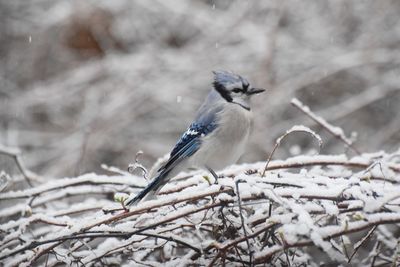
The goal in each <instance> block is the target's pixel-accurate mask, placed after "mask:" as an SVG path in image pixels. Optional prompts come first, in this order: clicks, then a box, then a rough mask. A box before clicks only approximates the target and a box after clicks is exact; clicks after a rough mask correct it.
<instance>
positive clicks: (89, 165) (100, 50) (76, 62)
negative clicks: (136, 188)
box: [0, 0, 400, 177]
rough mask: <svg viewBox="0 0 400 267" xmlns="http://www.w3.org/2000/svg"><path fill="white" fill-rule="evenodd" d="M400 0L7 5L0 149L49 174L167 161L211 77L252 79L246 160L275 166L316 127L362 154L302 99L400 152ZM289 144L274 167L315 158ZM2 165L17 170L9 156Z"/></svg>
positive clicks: (369, 143)
mask: <svg viewBox="0 0 400 267" xmlns="http://www.w3.org/2000/svg"><path fill="white" fill-rule="evenodd" d="M399 14H400V2H399V1H396V0H393V1H390V0H382V1H372V0H370V1H347V0H342V1H337V0H332V1H282V0H277V1H228V0H226V1H224V0H213V1H212V0H191V1H184V0H180V1H178V0H174V1H162V0H158V1H144V0H143V1H131V0H113V1H105V0H104V1H99V0H92V1H89V0H87V1H78V0H73V1H54V0H33V1H21V0H18V1H9V0H0V59H1V64H0V144H3V145H5V146H12V147H14V146H17V147H19V148H20V149H21V150H22V152H23V159H24V161H25V162H26V165H27V167H28V168H30V169H32V170H33V171H35V172H37V173H39V174H40V175H43V176H57V177H64V176H73V175H79V174H82V173H85V172H92V171H95V172H103V171H102V170H101V168H100V165H101V164H102V163H105V164H107V165H113V166H117V167H119V168H122V169H126V167H127V165H128V164H129V163H130V162H132V161H133V160H134V157H135V154H136V152H137V151H138V150H142V151H143V152H144V155H143V156H142V157H141V160H142V162H143V164H144V165H145V166H147V167H150V166H151V165H152V164H153V162H154V161H155V160H156V159H157V158H159V157H161V156H163V155H165V154H166V153H168V152H169V151H170V150H171V148H172V147H173V146H174V144H175V142H176V140H177V139H178V138H179V137H180V134H181V133H182V132H183V131H184V130H185V129H186V127H187V126H188V125H189V124H190V122H191V120H192V119H193V117H194V114H195V112H196V110H197V108H198V107H199V105H200V104H201V102H202V101H203V100H204V98H205V96H206V95H207V93H208V91H209V90H210V86H211V82H212V78H213V76H212V73H211V71H212V70H218V69H224V70H231V71H234V72H237V73H239V74H241V75H243V76H244V77H246V78H248V79H249V80H250V81H251V82H252V84H253V85H254V86H257V87H264V88H267V89H268V93H266V94H263V95H260V96H259V97H258V98H257V99H254V103H253V104H254V105H253V106H254V107H253V110H254V111H255V113H256V116H255V127H254V132H253V135H252V137H251V143H250V144H249V146H248V149H247V152H246V154H245V155H244V156H243V157H242V159H241V162H252V161H261V160H265V159H266V158H267V156H268V153H269V152H270V151H271V150H272V147H273V144H274V142H275V139H276V138H277V137H278V136H279V135H280V134H282V133H284V132H285V131H286V130H287V129H289V128H291V126H293V125H296V124H304V125H307V126H309V127H311V128H312V129H314V130H315V131H316V132H317V133H319V134H321V136H322V137H323V139H324V141H325V142H324V145H323V148H322V151H321V153H348V154H349V155H353V154H352V152H351V151H348V150H347V148H346V147H345V146H344V145H343V143H342V142H340V141H339V140H337V139H335V138H334V137H332V136H331V135H329V133H327V132H326V131H325V130H324V129H322V128H321V127H319V126H318V125H315V124H314V123H313V122H312V121H311V120H310V119H309V118H308V117H306V116H304V115H303V114H301V113H300V112H299V111H298V110H297V109H295V108H294V107H293V106H291V105H290V100H291V99H292V98H293V97H297V98H298V99H300V100H301V101H302V102H303V103H304V104H306V105H308V106H309V107H310V108H311V109H312V110H313V111H314V112H315V113H316V114H318V115H320V116H322V117H324V118H325V119H326V120H327V121H329V122H330V123H332V124H334V125H337V126H340V127H342V128H343V129H344V133H345V134H346V135H347V136H348V137H351V138H353V139H356V141H355V146H356V147H357V148H358V149H359V150H361V151H362V152H372V151H377V150H386V151H387V152H393V151H396V150H398V147H399V146H398V144H399V140H400V133H399V129H400V119H399V116H398V114H399V111H400V105H399V101H400V90H399V89H400V83H399V82H400V50H399V49H400V16H399ZM315 145H316V144H315V141H313V140H312V139H311V138H310V137H308V136H306V135H304V136H303V135H301V134H299V135H296V136H292V137H289V138H288V139H287V140H286V141H285V144H284V145H283V146H282V147H281V148H280V149H279V150H278V152H277V154H276V156H275V158H279V157H287V156H290V155H295V154H298V153H307V151H309V149H310V148H315ZM0 169H4V170H5V171H7V172H8V173H11V174H12V173H14V172H16V170H15V164H14V162H12V160H11V159H9V158H7V157H5V156H3V155H0Z"/></svg>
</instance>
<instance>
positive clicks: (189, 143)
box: [159, 110, 218, 172]
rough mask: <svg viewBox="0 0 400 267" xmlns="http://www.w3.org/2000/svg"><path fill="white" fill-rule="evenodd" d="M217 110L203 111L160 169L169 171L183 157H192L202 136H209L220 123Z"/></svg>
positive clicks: (198, 146)
mask: <svg viewBox="0 0 400 267" xmlns="http://www.w3.org/2000/svg"><path fill="white" fill-rule="evenodd" d="M217 113H218V111H217V110H211V111H210V112H206V113H202V115H200V116H198V118H197V119H196V120H195V122H193V123H192V124H191V125H190V126H189V128H188V129H187V130H186V132H185V133H184V134H183V135H182V137H181V138H180V139H179V141H178V142H177V143H176V145H175V147H174V149H173V150H172V152H171V154H170V158H169V160H168V161H167V163H166V164H165V165H164V166H163V167H161V169H160V170H159V171H162V172H168V171H170V170H171V169H173V168H174V167H175V166H176V165H177V164H178V163H179V162H181V161H182V160H183V159H185V158H187V157H190V156H191V155H193V154H194V153H196V151H197V150H198V149H199V148H200V144H201V138H202V137H204V136H207V135H208V134H210V133H211V132H212V131H214V130H215V128H216V127H217V125H218V122H217Z"/></svg>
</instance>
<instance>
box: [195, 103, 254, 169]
mask: <svg viewBox="0 0 400 267" xmlns="http://www.w3.org/2000/svg"><path fill="white" fill-rule="evenodd" d="M217 122H218V127H217V128H216V129H215V130H214V131H213V132H212V133H210V134H209V135H208V136H206V137H204V138H203V140H202V145H201V148H200V149H199V151H198V152H197V153H196V154H197V155H195V156H196V157H195V158H194V160H196V161H197V162H201V163H203V162H204V163H205V164H206V165H207V166H208V167H211V168H212V169H214V170H220V169H223V168H224V167H226V166H228V165H231V164H234V163H236V161H237V160H238V159H239V158H240V156H241V155H242V154H243V152H244V150H245V147H246V144H247V141H248V137H249V135H250V130H251V127H252V113H251V112H250V111H248V110H246V109H244V108H242V107H241V106H239V105H234V104H228V105H227V106H226V107H225V108H224V109H223V110H222V111H221V112H220V113H219V114H218V119H217ZM199 167H204V166H199Z"/></svg>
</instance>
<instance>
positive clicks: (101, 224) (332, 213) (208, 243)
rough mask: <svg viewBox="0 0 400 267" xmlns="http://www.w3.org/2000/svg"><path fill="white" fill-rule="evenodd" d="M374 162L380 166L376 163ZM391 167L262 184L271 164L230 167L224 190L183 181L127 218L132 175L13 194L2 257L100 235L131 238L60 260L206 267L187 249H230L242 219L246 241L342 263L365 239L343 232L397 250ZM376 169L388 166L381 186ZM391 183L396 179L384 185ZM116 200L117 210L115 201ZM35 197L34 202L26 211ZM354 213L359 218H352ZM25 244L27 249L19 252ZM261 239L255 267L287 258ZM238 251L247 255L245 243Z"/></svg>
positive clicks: (371, 165)
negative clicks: (34, 245)
mask: <svg viewBox="0 0 400 267" xmlns="http://www.w3.org/2000/svg"><path fill="white" fill-rule="evenodd" d="M295 129H297V130H298V129H302V127H296V128H295ZM377 155H379V162H380V164H377V163H376V162H377V161H376V156H377ZM394 160H397V159H396V157H393V156H391V155H386V154H384V153H374V154H366V155H360V156H357V157H354V158H348V157H347V156H345V155H314V156H304V155H299V156H295V157H292V158H288V159H286V160H273V161H271V162H270V164H269V168H271V169H269V171H268V172H267V173H266V176H265V177H262V176H261V174H260V172H254V171H252V172H247V171H248V170H261V169H263V167H264V165H265V162H259V163H252V164H242V165H234V166H230V167H228V168H227V169H225V170H223V171H221V172H220V173H221V174H222V175H223V177H221V178H220V179H219V181H218V182H219V183H218V184H212V185H209V184H208V183H207V181H206V180H205V179H204V178H203V175H204V174H205V172H204V171H194V172H189V173H181V174H179V175H178V176H177V177H176V178H175V179H172V180H171V181H170V182H169V183H168V184H167V185H166V186H164V187H163V188H162V190H161V191H160V192H159V195H158V197H157V198H156V199H154V200H149V201H143V202H140V203H139V204H137V205H136V206H131V207H128V208H129V211H126V210H123V208H122V206H121V204H120V203H118V201H119V200H121V199H123V198H126V197H127V196H128V195H129V194H135V193H136V192H137V190H138V189H137V188H131V187H129V186H128V185H131V186H137V185H138V184H140V185H143V183H145V181H143V178H142V177H137V176H134V175H131V174H128V173H126V175H125V176H124V175H122V174H123V173H120V174H119V175H118V176H106V175H96V174H86V175H82V176H79V177H73V178H64V179H60V180H59V181H49V182H47V183H43V184H41V185H38V186H36V187H34V188H28V189H25V190H19V191H7V192H5V193H4V194H1V195H0V198H1V199H2V201H4V203H6V201H7V202H13V203H14V205H8V206H6V207H5V208H4V209H2V210H1V211H0V215H1V216H2V218H10V219H9V220H7V221H5V222H3V223H2V224H1V225H0V232H2V233H5V234H4V236H3V237H2V241H1V243H0V248H1V252H0V258H1V257H6V258H5V259H6V264H9V263H11V262H12V263H14V262H15V263H21V264H22V263H23V262H24V264H25V263H26V262H27V261H29V260H30V259H31V258H32V257H33V254H31V253H28V252H21V253H17V255H16V256H15V257H7V255H10V254H11V253H13V252H14V251H17V250H18V249H20V248H23V247H24V246H25V245H26V244H30V243H29V242H32V241H33V239H32V235H33V236H35V239H34V240H36V241H45V240H52V239H56V238H65V237H70V236H73V235H82V234H84V233H85V234H87V235H93V234H98V233H100V234H102V235H105V236H107V235H112V234H124V235H126V236H124V237H116V236H110V237H104V238H103V240H104V242H100V243H99V244H98V245H95V243H93V242H91V241H90V242H89V243H87V244H86V243H85V242H87V241H85V240H86V239H79V241H78V242H76V241H75V243H74V246H73V248H74V249H75V250H76V251H75V252H74V253H73V254H71V253H69V250H68V249H67V248H65V247H57V248H56V249H57V252H58V253H59V254H60V255H63V256H65V257H66V259H65V261H66V262H72V260H73V257H78V256H79V257H81V258H82V261H83V262H85V263H87V265H91V264H92V263H93V262H94V261H96V259H97V258H98V257H101V258H104V259H106V260H105V262H115V263H116V264H120V265H123V263H124V262H125V261H124V257H122V256H121V252H122V251H127V253H128V254H129V253H135V255H137V259H138V261H143V262H149V260H150V258H147V256H146V255H153V256H152V257H156V256H155V255H156V254H154V253H156V251H159V249H161V247H163V246H164V247H163V253H164V254H165V255H168V257H171V259H172V258H174V257H175V256H176V254H175V253H176V251H177V247H179V250H182V251H185V253H186V255H187V256H186V257H185V261H187V262H191V263H199V262H203V263H205V265H207V264H208V263H210V262H209V261H210V259H209V258H203V257H201V256H199V257H200V258H198V259H196V260H192V258H193V257H194V258H196V257H198V256H196V252H195V251H193V250H192V249H191V248H189V247H186V246H185V245H183V244H189V245H192V246H194V247H195V248H197V249H200V248H201V249H202V250H203V251H204V250H207V251H208V252H207V253H216V252H217V251H218V249H217V248H218V247H223V246H226V245H228V244H230V242H232V240H235V238H237V237H240V236H242V235H243V229H242V221H241V219H240V216H239V214H240V212H242V215H243V217H244V224H245V227H246V232H247V233H248V234H251V233H254V232H256V231H258V230H259V229H262V228H263V227H267V226H271V225H275V228H273V233H274V234H275V235H276V237H277V238H283V239H284V240H285V242H286V245H287V246H289V247H290V246H292V245H293V246H297V245H296V244H298V243H304V242H305V243H307V244H308V245H312V246H316V247H319V248H321V249H322V251H323V252H321V253H324V255H326V257H329V258H332V259H341V260H342V261H346V259H345V258H344V256H343V255H342V254H340V253H339V252H338V251H337V249H339V250H340V249H341V245H342V242H345V243H346V244H348V245H349V246H350V245H351V244H352V243H354V244H357V242H359V240H360V238H358V239H357V240H355V241H354V240H353V239H352V238H351V237H349V238H347V237H345V236H343V238H342V239H338V238H334V239H332V237H333V236H341V235H344V234H345V233H347V232H358V233H360V234H362V233H365V231H368V230H369V229H371V227H372V226H373V225H380V226H378V227H377V229H376V231H375V232H374V233H372V235H376V239H373V238H371V239H370V240H369V241H366V242H370V241H371V240H372V241H373V240H381V242H382V243H384V244H385V246H388V247H390V249H394V248H395V246H396V245H395V244H396V239H395V237H394V235H393V234H392V233H391V230H389V228H386V227H385V226H384V225H395V224H396V223H400V215H399V214H400V213H399V209H398V208H397V206H396V205H398V204H399V203H400V199H399V198H400V195H399V193H398V192H399V191H400V187H399V183H398V182H397V181H398V180H399V172H397V169H396V168H397V167H398V163H397V162H396V161H394ZM380 166H386V167H385V168H386V169H387V170H386V171H385V172H386V173H385V177H383V175H382V171H381V167H380ZM382 168H383V167H382ZM366 173H369V176H368V179H365V174H366ZM387 174H390V178H389V177H386V175H387ZM236 183H238V186H239V191H240V198H241V204H242V207H241V208H242V209H241V210H240V209H239V205H238V198H237V191H236ZM110 194H113V195H114V199H115V200H117V202H116V201H115V200H114V199H112V198H109V196H110ZM32 197H34V198H33V200H32V201H27V199H28V200H29V199H31V198H32ZM28 204H29V205H28ZM213 205H214V206H213ZM207 206H209V207H212V208H207ZM270 207H271V210H270ZM352 209H355V210H354V211H351V212H350V211H348V210H352ZM26 211H29V212H26ZM270 212H271V214H270ZM270 215H271V216H270ZM24 216H25V217H24ZM381 224H382V225H381ZM226 227H233V228H226ZM228 229H231V230H228ZM232 229H238V230H237V232H236V233H234V232H230V231H232ZM30 233H32V235H31V234H30ZM135 233H136V234H135ZM146 234H149V235H150V234H152V235H155V236H163V237H165V238H166V239H160V238H155V237H150V236H146ZM19 237H20V238H22V239H24V240H25V243H21V242H20V240H18V238H19ZM261 237H262V235H259V236H257V237H255V238H254V242H252V244H253V248H252V249H254V251H255V254H254V255H253V256H254V260H255V261H257V260H260V261H262V259H263V257H267V256H268V255H272V254H275V255H276V257H280V256H279V255H280V254H279V253H278V252H280V251H283V250H285V249H286V248H285V247H284V246H283V245H282V244H275V245H272V244H271V245H269V246H267V247H264V248H262V244H263V242H262V241H261V240H260V238H261ZM330 240H331V241H330ZM81 242H82V243H81ZM177 242H182V243H177ZM50 244H53V243H46V244H43V245H40V246H39V248H40V249H45V248H46V247H48V246H49V245H50ZM100 244H101V245H100ZM358 244H360V243H358ZM237 246H238V247H240V248H243V250H244V251H247V244H246V243H245V242H244V240H243V241H242V242H239V243H238V244H237ZM212 248H213V249H212ZM297 249H298V257H299V258H298V259H297V260H296V262H300V261H302V260H308V261H312V259H310V258H308V257H307V256H305V255H306V252H305V250H303V249H302V248H301V247H299V248H297ZM361 249H362V248H361ZM72 255H73V256H72ZM189 255H190V257H189ZM214 256H215V254H214ZM296 257H297V256H296ZM296 257H295V258H296ZM354 257H355V259H354V260H355V261H356V262H361V260H362V259H359V258H357V257H358V256H357V255H355V256H354ZM211 258H212V257H211ZM243 258H248V256H247V255H244V256H243ZM152 259H155V258H152ZM283 259H284V258H283ZM49 262H52V259H51V260H50V261H49ZM311 265H312V264H311Z"/></svg>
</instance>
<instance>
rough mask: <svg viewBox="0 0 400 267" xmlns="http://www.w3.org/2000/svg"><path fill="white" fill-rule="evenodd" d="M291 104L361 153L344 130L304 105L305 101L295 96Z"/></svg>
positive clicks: (357, 152)
mask: <svg viewBox="0 0 400 267" xmlns="http://www.w3.org/2000/svg"><path fill="white" fill-rule="evenodd" d="M291 104H292V105H293V106H294V107H296V108H297V109H299V110H300V111H301V112H303V113H304V114H305V115H307V116H308V117H310V118H311V119H312V120H313V121H315V122H316V123H318V124H319V125H321V126H322V127H323V128H324V129H325V130H327V131H328V132H329V133H330V134H332V135H333V136H334V137H336V138H338V139H339V140H341V141H342V142H344V143H345V144H346V146H347V147H349V148H350V149H351V150H353V151H354V152H355V153H356V154H358V155H359V154H361V152H360V151H359V150H358V149H357V148H356V147H355V146H354V144H353V142H352V141H351V140H350V139H349V138H347V137H346V135H345V134H344V132H343V130H342V129H341V128H339V127H337V126H333V125H332V124H330V123H328V122H327V121H326V120H325V119H323V118H321V117H319V116H317V115H315V114H314V113H313V112H312V111H311V110H310V108H309V107H307V106H306V105H304V104H303V103H301V102H300V100H298V99H297V98H293V99H292V101H291Z"/></svg>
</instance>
